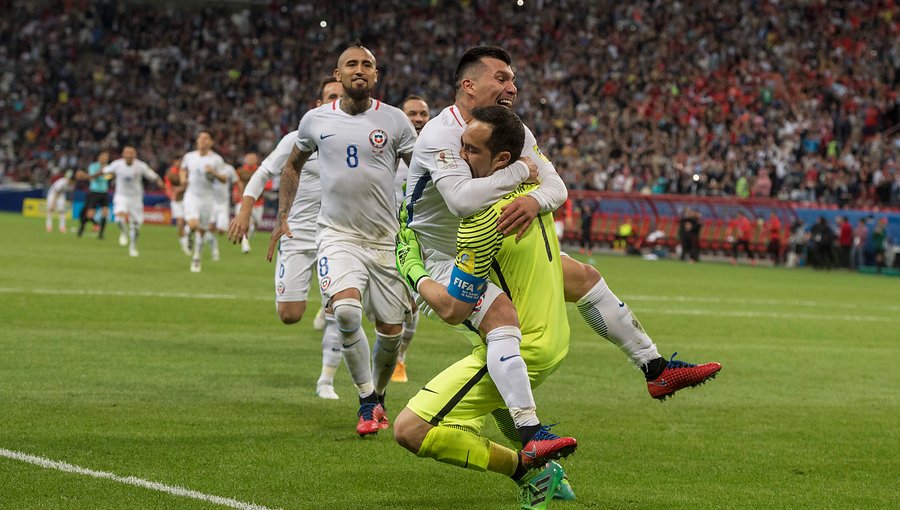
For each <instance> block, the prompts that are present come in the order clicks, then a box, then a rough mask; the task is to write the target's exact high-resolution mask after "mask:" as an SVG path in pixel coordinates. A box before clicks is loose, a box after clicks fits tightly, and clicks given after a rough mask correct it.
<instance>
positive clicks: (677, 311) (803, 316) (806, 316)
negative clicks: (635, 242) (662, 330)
mask: <svg viewBox="0 0 900 510" xmlns="http://www.w3.org/2000/svg"><path fill="white" fill-rule="evenodd" d="M638 311H639V312H640V313H642V314H644V313H658V314H662V315H694V316H699V317H739V318H752V319H788V320H815V321H846V322H900V318H896V317H879V316H877V315H838V314H834V315H828V314H817V313H790V312H748V311H744V310H732V311H727V310H697V309H691V308H644V307H641V308H640V310H638Z"/></svg>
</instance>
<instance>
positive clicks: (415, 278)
mask: <svg viewBox="0 0 900 510" xmlns="http://www.w3.org/2000/svg"><path fill="white" fill-rule="evenodd" d="M396 255H397V270H398V271H400V275H401V276H403V279H404V280H406V283H407V284H409V286H410V287H412V289H413V290H417V286H418V284H419V281H420V280H421V279H422V278H426V277H430V276H431V275H429V274H428V271H427V270H426V269H425V261H424V260H422V250H421V248H420V247H419V238H418V237H416V233H415V232H413V231H412V230H410V229H408V228H406V227H403V228H401V229H400V231H399V232H397V249H396Z"/></svg>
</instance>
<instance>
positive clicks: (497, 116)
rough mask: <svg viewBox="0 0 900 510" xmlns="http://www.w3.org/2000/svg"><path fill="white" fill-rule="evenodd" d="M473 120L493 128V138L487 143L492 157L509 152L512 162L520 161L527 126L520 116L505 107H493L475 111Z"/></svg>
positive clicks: (473, 111)
mask: <svg viewBox="0 0 900 510" xmlns="http://www.w3.org/2000/svg"><path fill="white" fill-rule="evenodd" d="M472 118H473V119H474V120H477V121H479V122H484V123H485V124H490V126H491V137H490V138H488V141H487V148H488V150H490V151H491V157H493V156H495V155H497V154H499V153H501V152H503V151H507V152H509V154H510V162H513V161H516V160H518V159H519V156H521V155H522V145H523V144H524V143H525V125H524V124H522V119H520V118H519V116H518V115H516V114H515V113H513V112H512V110H510V109H509V108H506V107H505V106H499V105H492V106H483V107H480V108H475V109H473V110H472Z"/></svg>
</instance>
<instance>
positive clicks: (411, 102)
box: [402, 99, 431, 133]
mask: <svg viewBox="0 0 900 510" xmlns="http://www.w3.org/2000/svg"><path fill="white" fill-rule="evenodd" d="M402 110H403V113H405V114H406V116H407V117H409V120H410V121H411V122H412V124H413V127H415V128H416V133H418V132H419V131H422V128H423V127H425V124H426V123H427V122H428V119H429V118H431V116H430V115H429V113H428V104H426V103H425V101H422V100H421V99H407V100H406V102H405V103H403V108H402Z"/></svg>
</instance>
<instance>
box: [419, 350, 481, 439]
mask: <svg viewBox="0 0 900 510" xmlns="http://www.w3.org/2000/svg"><path fill="white" fill-rule="evenodd" d="M487 372H488V368H487V365H485V366H483V367H481V369H479V370H478V372H476V373H475V375H473V376H472V378H471V379H469V380H468V381H466V384H463V387H462V388H460V389H459V391H457V392H456V395H453V398H451V399H450V401H449V402H447V405H445V406H444V407H443V409H441V410H440V411H439V412H438V413H437V414H436V415H435V416H434V418H432V419H431V420H430V421H429V422H428V423H430V424H431V425H433V426H435V427H437V426H438V425H440V423H441V422H442V421H444V418H445V417H446V416H447V414H449V413H450V411H452V410H453V408H454V407H456V404H459V401H460V400H462V399H463V397H465V396H466V394H467V393H469V390H471V389H472V388H473V387H475V385H476V384H478V382H479V381H481V379H483V378H484V375H485V374H487Z"/></svg>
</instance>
